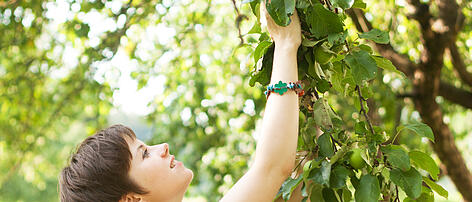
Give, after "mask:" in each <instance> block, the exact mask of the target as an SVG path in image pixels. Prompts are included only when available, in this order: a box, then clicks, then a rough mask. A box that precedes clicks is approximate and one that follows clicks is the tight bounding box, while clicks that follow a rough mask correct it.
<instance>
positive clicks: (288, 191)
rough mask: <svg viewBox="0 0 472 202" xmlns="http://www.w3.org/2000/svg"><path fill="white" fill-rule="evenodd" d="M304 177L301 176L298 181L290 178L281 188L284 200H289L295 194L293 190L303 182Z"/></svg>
mask: <svg viewBox="0 0 472 202" xmlns="http://www.w3.org/2000/svg"><path fill="white" fill-rule="evenodd" d="M302 179H303V178H302V177H301V176H299V177H298V178H296V179H293V178H291V177H289V178H288V179H287V180H286V181H285V182H284V183H283V184H282V188H281V191H280V192H281V193H282V198H283V199H284V200H288V199H289V198H290V196H291V195H292V193H293V190H295V188H297V186H298V185H299V184H300V182H302Z"/></svg>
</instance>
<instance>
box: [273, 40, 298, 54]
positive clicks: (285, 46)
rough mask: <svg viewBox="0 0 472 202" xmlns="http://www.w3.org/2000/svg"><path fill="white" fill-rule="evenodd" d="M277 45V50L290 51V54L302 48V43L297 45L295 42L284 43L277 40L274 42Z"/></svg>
mask: <svg viewBox="0 0 472 202" xmlns="http://www.w3.org/2000/svg"><path fill="white" fill-rule="evenodd" d="M274 43H275V48H276V49H281V50H284V51H289V52H293V51H294V52H295V53H296V52H297V50H298V47H300V43H296V42H293V41H284V40H276V41H274Z"/></svg>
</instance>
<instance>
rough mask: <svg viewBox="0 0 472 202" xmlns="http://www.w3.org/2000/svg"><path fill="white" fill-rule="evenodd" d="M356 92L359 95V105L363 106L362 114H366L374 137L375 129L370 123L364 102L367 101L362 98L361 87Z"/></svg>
mask: <svg viewBox="0 0 472 202" xmlns="http://www.w3.org/2000/svg"><path fill="white" fill-rule="evenodd" d="M356 90H357V94H358V95H359V104H360V105H361V110H360V113H361V114H364V117H365V120H366V121H367V124H368V125H369V130H370V132H371V133H372V135H374V134H375V132H374V128H373V127H372V123H371V122H370V119H369V116H368V115H367V112H366V111H365V109H364V104H363V102H365V101H366V99H365V98H364V97H362V94H361V88H360V87H359V85H356Z"/></svg>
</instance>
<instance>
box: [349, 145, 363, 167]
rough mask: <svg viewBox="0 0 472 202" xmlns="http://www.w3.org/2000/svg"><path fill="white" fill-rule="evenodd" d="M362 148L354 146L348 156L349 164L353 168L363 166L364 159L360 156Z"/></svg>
mask: <svg viewBox="0 0 472 202" xmlns="http://www.w3.org/2000/svg"><path fill="white" fill-rule="evenodd" d="M361 152H362V149H359V148H355V149H353V150H352V154H351V156H350V157H349V164H351V166H352V167H354V168H355V169H361V168H363V167H364V166H365V161H364V159H362V156H361Z"/></svg>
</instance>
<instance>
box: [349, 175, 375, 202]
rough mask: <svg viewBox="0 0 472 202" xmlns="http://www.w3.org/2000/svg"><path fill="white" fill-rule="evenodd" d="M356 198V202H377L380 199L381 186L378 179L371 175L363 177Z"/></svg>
mask: <svg viewBox="0 0 472 202" xmlns="http://www.w3.org/2000/svg"><path fill="white" fill-rule="evenodd" d="M354 196H355V198H356V201H362V202H377V201H378V199H379V197H380V185H379V180H378V179H377V177H375V176H373V175H371V174H367V175H364V176H362V177H361V180H360V182H359V187H358V188H356V193H355V194H354Z"/></svg>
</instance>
